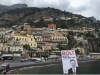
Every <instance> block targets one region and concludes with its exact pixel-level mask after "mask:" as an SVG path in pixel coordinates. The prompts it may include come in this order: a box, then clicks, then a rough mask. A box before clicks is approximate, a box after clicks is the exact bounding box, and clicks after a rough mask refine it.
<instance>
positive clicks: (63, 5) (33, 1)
mask: <svg viewBox="0 0 100 75" xmlns="http://www.w3.org/2000/svg"><path fill="white" fill-rule="evenodd" d="M0 3H1V4H3V5H12V4H17V3H25V4H28V6H30V7H54V8H57V9H61V10H66V11H69V12H73V13H75V14H76V13H77V14H81V15H84V16H86V17H89V16H94V17H95V18H97V19H99V20H100V16H99V15H100V8H99V7H100V0H0Z"/></svg>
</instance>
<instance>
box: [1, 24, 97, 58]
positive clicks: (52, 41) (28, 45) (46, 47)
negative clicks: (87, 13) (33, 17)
mask: <svg viewBox="0 0 100 75" xmlns="http://www.w3.org/2000/svg"><path fill="white" fill-rule="evenodd" d="M94 32H95V28H87V27H82V28H77V29H73V28H72V29H61V28H57V27H56V24H52V23H51V24H48V27H47V28H46V27H42V28H34V27H31V26H30V25H29V24H28V23H24V24H23V25H20V26H19V25H15V26H13V27H11V28H0V53H1V56H6V55H5V54H8V56H10V55H11V54H12V56H14V55H15V56H18V54H19V56H21V57H23V58H28V57H30V56H31V57H40V56H41V57H49V56H50V55H51V54H52V53H54V52H55V53H56V54H57V53H58V55H60V51H61V50H68V49H69V50H71V49H72V50H78V51H76V52H78V53H79V54H87V53H89V52H92V51H89V48H87V47H89V46H86V45H88V43H89V41H88V40H87V39H85V37H84V36H83V35H82V34H88V33H94ZM75 34H76V35H75ZM69 35H70V37H69ZM87 37H88V36H87ZM87 37H86V38H87ZM95 37H96V38H98V37H99V36H98V35H96V34H95ZM9 54H10V55H9Z"/></svg>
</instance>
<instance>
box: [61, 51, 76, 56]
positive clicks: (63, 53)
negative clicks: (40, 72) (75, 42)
mask: <svg viewBox="0 0 100 75" xmlns="http://www.w3.org/2000/svg"><path fill="white" fill-rule="evenodd" d="M61 55H74V51H61Z"/></svg>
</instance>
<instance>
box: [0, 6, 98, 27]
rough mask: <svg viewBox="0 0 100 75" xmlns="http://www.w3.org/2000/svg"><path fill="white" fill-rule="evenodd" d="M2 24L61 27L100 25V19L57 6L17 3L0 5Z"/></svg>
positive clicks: (8, 25)
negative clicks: (91, 18)
mask: <svg viewBox="0 0 100 75" xmlns="http://www.w3.org/2000/svg"><path fill="white" fill-rule="evenodd" d="M0 10H1V13H0V26H3V27H5V26H7V27H11V26H12V25H21V24H23V23H26V22H27V23H29V24H30V25H32V26H35V27H46V26H47V24H48V23H54V24H56V25H57V27H59V28H68V27H76V28H77V27H82V26H83V27H84V26H87V27H91V25H93V26H94V27H98V26H99V27H100V25H99V24H100V21H98V22H95V23H94V22H93V21H92V20H90V19H89V18H87V17H84V16H82V15H78V14H73V13H70V12H66V11H61V10H59V9H55V8H50V7H48V8H37V7H28V6H27V5H26V4H15V5H11V6H4V5H0Z"/></svg>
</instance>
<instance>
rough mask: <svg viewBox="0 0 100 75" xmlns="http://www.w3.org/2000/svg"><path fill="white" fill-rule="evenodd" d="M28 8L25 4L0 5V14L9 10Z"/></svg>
mask: <svg viewBox="0 0 100 75" xmlns="http://www.w3.org/2000/svg"><path fill="white" fill-rule="evenodd" d="M27 7H28V6H27V5H26V4H14V5H10V6H7V5H1V4H0V13H3V12H6V11H8V10H10V9H17V8H27Z"/></svg>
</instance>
